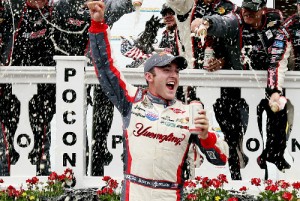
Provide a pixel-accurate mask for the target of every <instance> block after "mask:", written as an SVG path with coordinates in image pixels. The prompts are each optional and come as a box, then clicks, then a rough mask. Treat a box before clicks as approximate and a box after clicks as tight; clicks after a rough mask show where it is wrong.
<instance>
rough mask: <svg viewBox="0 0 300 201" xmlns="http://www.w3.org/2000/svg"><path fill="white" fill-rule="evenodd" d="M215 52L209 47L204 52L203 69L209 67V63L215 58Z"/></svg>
mask: <svg viewBox="0 0 300 201" xmlns="http://www.w3.org/2000/svg"><path fill="white" fill-rule="evenodd" d="M214 54H215V52H214V50H213V49H212V48H211V47H207V48H205V50H204V61H203V67H204V68H206V67H208V61H209V60H210V59H212V58H214Z"/></svg>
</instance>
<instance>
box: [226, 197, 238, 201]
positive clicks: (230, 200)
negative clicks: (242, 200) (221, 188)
mask: <svg viewBox="0 0 300 201" xmlns="http://www.w3.org/2000/svg"><path fill="white" fill-rule="evenodd" d="M227 201H239V199H238V198H236V197H232V198H228V200H227Z"/></svg>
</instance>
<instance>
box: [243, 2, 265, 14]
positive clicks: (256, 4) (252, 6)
mask: <svg viewBox="0 0 300 201" xmlns="http://www.w3.org/2000/svg"><path fill="white" fill-rule="evenodd" d="M266 4H267V0H243V3H242V8H247V9H249V10H252V11H255V12H256V11H259V10H260V9H261V8H263V7H264V6H265V5H266Z"/></svg>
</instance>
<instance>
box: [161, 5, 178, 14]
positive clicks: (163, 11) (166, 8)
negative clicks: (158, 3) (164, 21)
mask: <svg viewBox="0 0 300 201" xmlns="http://www.w3.org/2000/svg"><path fill="white" fill-rule="evenodd" d="M167 13H171V14H172V15H175V12H174V10H173V9H172V8H171V7H170V6H168V5H167V4H165V3H164V4H163V6H162V8H161V11H160V14H161V15H162V16H165V15H166V14H167Z"/></svg>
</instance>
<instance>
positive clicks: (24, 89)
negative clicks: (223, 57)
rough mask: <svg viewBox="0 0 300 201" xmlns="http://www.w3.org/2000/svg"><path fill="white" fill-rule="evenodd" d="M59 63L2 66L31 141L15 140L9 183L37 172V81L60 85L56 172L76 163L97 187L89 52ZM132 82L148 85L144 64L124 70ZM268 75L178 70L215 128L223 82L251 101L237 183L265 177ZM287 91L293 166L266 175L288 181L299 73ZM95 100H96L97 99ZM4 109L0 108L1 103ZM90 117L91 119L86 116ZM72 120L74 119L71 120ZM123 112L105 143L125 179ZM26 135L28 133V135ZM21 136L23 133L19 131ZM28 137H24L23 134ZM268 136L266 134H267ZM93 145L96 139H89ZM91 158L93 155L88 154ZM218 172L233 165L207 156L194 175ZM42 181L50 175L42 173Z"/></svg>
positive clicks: (82, 179) (298, 112)
mask: <svg viewBox="0 0 300 201" xmlns="http://www.w3.org/2000/svg"><path fill="white" fill-rule="evenodd" d="M55 59H56V61H57V66H56V67H13V66H10V67H1V68H0V77H1V79H0V83H12V86H13V94H15V95H16V97H17V98H18V99H19V101H20V103H21V113H20V121H19V124H18V129H17V132H16V133H15V135H14V138H15V139H17V138H19V139H20V140H21V142H22V140H25V141H26V140H27V142H26V143H27V145H28V146H19V145H17V142H16V140H15V142H14V145H15V149H16V151H17V152H18V153H19V154H20V158H19V160H18V161H17V162H16V164H14V165H12V167H11V172H10V175H11V176H6V177H2V176H0V178H3V179H4V181H5V183H6V184H12V185H19V184H21V183H25V180H26V179H28V178H30V177H32V176H35V175H36V172H35V170H36V167H35V166H33V165H32V164H31V163H30V162H29V160H28V154H29V152H30V151H31V149H32V147H33V143H34V142H33V140H31V142H30V143H28V139H33V134H32V130H31V127H30V123H29V117H28V116H29V115H28V114H29V110H28V102H29V100H30V99H31V97H32V96H33V95H34V94H35V93H36V90H37V87H36V84H38V83H53V84H56V115H55V118H54V119H53V122H54V123H52V124H51V125H52V128H51V129H52V142H51V166H52V171H55V172H58V173H62V172H63V171H64V170H65V169H66V168H67V167H69V168H72V169H73V171H74V173H75V176H76V179H77V184H76V187H77V188H82V187H97V186H99V185H100V184H101V179H100V178H99V177H94V176H90V175H91V174H90V172H89V173H88V175H86V173H85V155H86V146H85V145H86V144H85V142H86V137H85V136H86V129H87V130H89V128H88V127H87V125H90V123H89V122H90V120H89V118H88V117H87V112H86V108H87V106H86V89H85V86H86V85H87V84H98V80H97V78H96V76H95V72H94V68H93V67H86V60H85V57H64V56H57V57H55ZM121 70H122V72H123V74H124V76H125V78H126V79H127V81H128V82H129V83H132V84H134V85H145V84H146V83H145V80H144V76H143V69H139V68H138V69H125V68H124V69H121ZM266 83H267V74H266V72H265V71H233V70H220V71H216V72H207V71H204V70H191V69H187V70H184V71H182V72H181V74H180V85H184V86H197V87H198V88H197V96H198V97H200V98H201V101H202V102H203V103H204V105H205V109H206V110H207V114H208V117H209V120H210V124H211V126H212V128H213V129H216V128H218V127H219V125H218V123H217V121H216V120H215V117H214V112H213V104H214V103H215V102H216V100H217V98H219V97H220V88H221V87H240V88H241V97H242V98H244V99H245V100H246V102H247V104H248V105H249V123H248V126H247V131H246V133H245V135H244V140H243V149H244V153H245V154H246V155H247V156H248V157H249V162H248V164H247V166H246V167H245V168H243V169H241V175H242V181H236V182H234V183H236V184H237V185H239V184H241V183H245V182H247V181H249V180H250V179H251V178H254V177H260V178H262V179H263V178H264V176H265V174H266V170H265V169H261V168H260V167H259V166H258V164H257V157H258V156H259V155H260V154H261V152H262V150H263V149H264V144H265V143H264V142H265V140H266V138H263V137H262V136H261V135H260V133H259V129H258V123H257V114H256V109H257V105H258V104H259V102H260V101H261V99H263V98H264V97H265V95H264V92H265V89H264V88H265V86H266ZM284 86H285V93H286V97H287V98H288V99H290V101H291V103H292V104H293V105H294V123H293V125H292V126H293V127H292V131H291V135H290V137H289V138H288V139H287V147H286V150H285V155H284V156H285V159H286V161H287V162H288V163H289V164H290V165H291V167H290V168H289V169H286V170H284V171H279V170H278V169H277V168H276V166H275V165H274V164H273V163H267V165H268V169H267V171H268V175H269V178H271V179H285V180H288V181H296V180H298V181H300V174H298V172H299V171H298V167H299V166H300V135H299V133H300V124H298V121H299V119H300V106H298V105H299V102H300V93H299V92H300V72H287V73H286V78H285V84H284ZM96 101H97V100H96ZM1 109H2V108H1ZM87 119H88V120H87ZM70 122H71V123H70ZM121 124H122V121H121V117H120V114H119V113H118V112H117V111H116V109H115V112H114V120H113V124H112V127H111V130H110V133H109V135H108V138H107V148H108V151H109V152H110V153H112V154H113V156H114V157H113V160H112V161H111V162H110V164H108V165H107V166H106V167H105V168H104V175H109V176H111V177H114V178H119V179H122V169H123V165H122V160H121V153H122V145H121V144H117V145H116V144H115V145H116V146H112V144H113V141H114V140H115V139H116V138H115V137H116V136H121V135H122V130H121ZM24 134H25V135H24ZM20 135H22V136H20ZM24 136H26V138H25V139H22V137H24ZM264 137H266V136H264ZM88 140H89V144H91V143H92V141H91V139H88ZM90 161H91V159H90ZM220 173H223V174H226V175H228V178H230V172H229V167H228V165H227V166H224V167H215V166H212V165H210V164H208V163H207V162H206V161H205V160H204V163H203V164H202V166H201V167H200V168H197V169H196V175H200V176H204V175H205V176H216V175H218V174H220ZM40 179H41V180H43V179H46V177H40Z"/></svg>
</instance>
